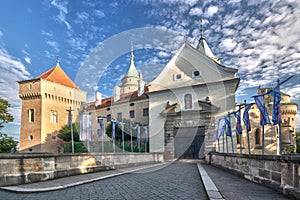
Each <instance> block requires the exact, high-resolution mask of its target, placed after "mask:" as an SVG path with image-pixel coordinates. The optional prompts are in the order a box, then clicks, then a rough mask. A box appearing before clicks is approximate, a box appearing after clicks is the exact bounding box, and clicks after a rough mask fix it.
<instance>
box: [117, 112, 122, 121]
mask: <svg viewBox="0 0 300 200" xmlns="http://www.w3.org/2000/svg"><path fill="white" fill-rule="evenodd" d="M117 120H118V121H121V120H122V113H121V112H119V113H117Z"/></svg>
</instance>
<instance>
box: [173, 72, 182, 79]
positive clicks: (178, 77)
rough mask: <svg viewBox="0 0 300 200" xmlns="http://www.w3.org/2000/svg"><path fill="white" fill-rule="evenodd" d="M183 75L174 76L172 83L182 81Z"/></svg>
mask: <svg viewBox="0 0 300 200" xmlns="http://www.w3.org/2000/svg"><path fill="white" fill-rule="evenodd" d="M182 79H183V73H178V74H174V81H178V80H182Z"/></svg>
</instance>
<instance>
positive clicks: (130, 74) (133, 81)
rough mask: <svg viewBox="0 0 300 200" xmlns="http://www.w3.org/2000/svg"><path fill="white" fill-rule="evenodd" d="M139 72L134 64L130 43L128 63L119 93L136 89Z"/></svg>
mask: <svg viewBox="0 0 300 200" xmlns="http://www.w3.org/2000/svg"><path fill="white" fill-rule="evenodd" d="M139 79H140V77H139V73H138V71H137V70H136V68H135V65H134V55H133V45H132V43H131V55H130V65H129V68H128V70H127V72H126V74H125V76H124V77H123V78H122V85H121V86H120V87H121V92H120V93H121V94H125V93H129V92H133V91H136V90H138V81H139Z"/></svg>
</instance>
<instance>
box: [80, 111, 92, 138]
mask: <svg viewBox="0 0 300 200" xmlns="http://www.w3.org/2000/svg"><path fill="white" fill-rule="evenodd" d="M79 139H80V140H81V141H91V139H92V115H90V114H83V113H81V114H80V134H79Z"/></svg>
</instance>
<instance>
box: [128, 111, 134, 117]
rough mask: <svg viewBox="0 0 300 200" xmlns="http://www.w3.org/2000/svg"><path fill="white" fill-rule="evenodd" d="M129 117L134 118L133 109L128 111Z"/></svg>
mask: <svg viewBox="0 0 300 200" xmlns="http://www.w3.org/2000/svg"><path fill="white" fill-rule="evenodd" d="M129 117H130V118H134V110H131V111H129Z"/></svg>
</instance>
